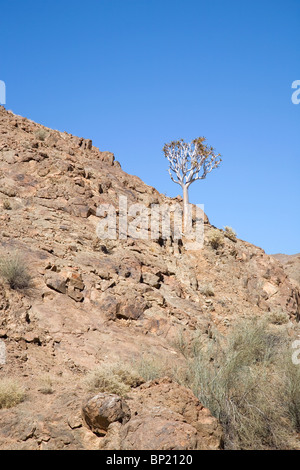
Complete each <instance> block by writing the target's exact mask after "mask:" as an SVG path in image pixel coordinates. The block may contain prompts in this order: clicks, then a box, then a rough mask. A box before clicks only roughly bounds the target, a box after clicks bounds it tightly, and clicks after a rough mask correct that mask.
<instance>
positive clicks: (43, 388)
mask: <svg viewBox="0 0 300 470" xmlns="http://www.w3.org/2000/svg"><path fill="white" fill-rule="evenodd" d="M39 381H40V386H39V392H41V393H43V394H44V395H51V394H52V393H53V392H54V390H53V382H52V379H51V377H50V376H49V375H43V376H42V377H40V380H39Z"/></svg>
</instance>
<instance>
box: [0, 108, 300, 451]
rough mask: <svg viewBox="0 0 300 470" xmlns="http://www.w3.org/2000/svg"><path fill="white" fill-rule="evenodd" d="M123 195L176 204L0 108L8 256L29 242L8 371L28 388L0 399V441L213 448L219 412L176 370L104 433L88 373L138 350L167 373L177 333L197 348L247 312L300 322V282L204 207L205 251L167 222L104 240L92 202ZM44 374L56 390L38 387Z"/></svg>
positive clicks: (113, 164) (4, 297) (2, 326)
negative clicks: (92, 418) (162, 227)
mask: <svg viewBox="0 0 300 470" xmlns="http://www.w3.org/2000/svg"><path fill="white" fill-rule="evenodd" d="M120 195H121V196H125V197H126V198H127V201H128V204H135V203H141V204H143V205H144V206H145V207H148V208H150V207H151V204H166V205H168V206H170V207H173V206H174V204H175V203H178V202H180V198H175V199H170V198H167V197H166V196H164V195H161V194H159V193H158V191H156V190H155V189H154V188H152V187H150V186H147V185H146V184H144V183H143V182H142V181H141V180H140V179H139V178H138V177H136V176H131V175H128V174H126V173H125V172H124V171H123V170H122V169H121V167H120V164H119V163H118V162H117V161H116V160H115V157H114V155H113V154H112V153H110V152H106V151H100V150H99V149H98V148H95V147H94V146H93V145H92V141H91V140H89V139H83V138H78V137H75V136H73V135H70V134H67V133H62V132H59V131H54V130H51V129H47V128H45V127H43V126H41V125H38V124H36V123H34V122H32V121H30V120H28V119H25V118H23V117H20V116H16V115H14V114H12V113H11V112H8V111H6V110H5V109H4V108H3V107H0V207H1V211H0V221H1V228H0V248H1V254H0V255H1V257H2V256H8V257H9V256H10V255H11V254H12V253H15V252H18V253H20V254H21V255H22V257H23V258H24V260H25V261H26V264H27V266H28V269H29V271H30V276H31V285H30V286H29V288H28V289H25V290H12V289H11V287H10V286H9V284H8V283H7V282H6V281H5V279H3V278H0V339H1V341H2V342H3V343H4V345H5V348H6V363H5V364H0V379H1V378H2V377H7V376H8V377H12V378H14V379H16V380H18V381H19V382H21V384H22V386H24V387H25V389H26V398H25V400H24V401H23V402H22V403H20V404H19V405H18V406H16V407H15V408H11V409H0V448H17V449H21V448H24V449H26V448H30V449H64V448H68V449H98V448H99V445H100V441H101V443H102V444H101V445H102V447H103V448H108V447H111V446H113V445H115V446H119V448H125V447H126V448H128V449H133V448H137V447H141V448H153V447H155V446H157V447H159V446H161V448H166V449H167V448H168V449H169V448H174V447H172V446H174V445H176V446H177V447H176V448H181V449H184V448H188V449H191V448H195V449H198V448H217V447H219V446H220V442H221V435H220V429H219V427H218V424H217V423H216V421H215V420H214V418H212V417H211V416H210V414H209V412H208V411H207V410H205V409H204V408H203V407H202V405H201V404H200V403H199V402H198V401H197V399H196V398H195V397H194V396H192V394H191V393H190V392H189V391H187V390H186V389H184V388H181V387H180V386H177V385H176V384H174V383H171V382H168V380H167V379H166V380H165V381H161V382H158V383H150V384H149V383H147V384H145V385H142V386H140V387H139V388H137V389H133V390H132V392H131V393H130V394H129V395H128V396H129V397H130V399H126V398H125V402H126V403H127V404H128V407H129V409H130V413H131V417H130V419H129V420H128V421H127V422H125V421H126V420H127V418H128V416H129V415H128V413H127V412H125V411H124V410H123V408H122V406H123V405H122V406H121V404H120V403H123V402H118V403H119V405H117V404H116V403H115V405H114V406H116V407H117V406H120V409H122V410H123V411H124V413H125V416H126V419H125V418H124V419H123V418H118V419H116V420H115V419H114V417H111V416H109V417H108V418H107V422H106V424H105V425H102V424H101V426H103V427H104V428H105V427H107V429H103V430H102V431H105V436H102V437H101V436H100V437H99V435H97V434H95V432H93V431H95V429H96V427H97V426H98V424H97V423H96V424H90V427H89V428H88V427H86V426H83V422H82V418H81V411H80V410H81V407H82V400H83V399H84V397H86V395H87V393H86V389H85V388H84V386H83V381H84V378H85V377H86V375H87V374H88V373H89V372H90V371H92V370H94V369H96V368H97V367H99V366H101V365H102V364H115V363H117V362H121V363H123V364H132V363H137V362H138V361H139V360H140V359H141V357H150V358H151V360H153V361H156V360H157V361H162V362H163V363H164V364H166V367H165V369H166V371H167V369H168V364H170V363H171V364H172V365H174V364H177V365H180V364H181V363H182V360H183V356H182V354H181V352H180V350H179V349H178V348H176V347H175V343H176V341H177V339H178V335H183V336H184V341H185V344H186V347H187V348H189V347H190V345H191V343H192V340H193V338H194V337H195V335H200V336H201V338H203V339H204V340H206V339H207V340H209V339H210V338H211V337H212V334H213V331H214V329H218V330H220V331H221V332H223V333H225V334H226V332H227V331H228V328H230V326H231V325H232V324H234V322H235V321H236V320H237V319H239V318H241V317H249V316H262V315H265V314H269V313H270V314H271V313H272V311H278V310H280V311H282V312H284V314H285V315H286V316H287V319H288V322H289V325H290V331H291V335H293V334H294V333H293V328H294V326H293V325H295V322H296V319H297V316H298V317H299V290H298V289H299V288H298V287H297V285H296V284H295V283H294V282H293V281H291V280H290V278H289V277H288V275H287V273H286V272H285V270H284V269H283V267H282V265H281V264H280V263H279V262H278V261H277V260H276V259H274V258H272V257H270V256H268V255H266V254H265V253H264V251H263V250H262V249H260V248H258V247H256V246H253V245H251V244H250V243H247V242H244V241H242V240H239V239H238V240H236V241H233V240H230V239H228V238H227V237H224V232H223V231H222V230H218V229H216V228H215V227H212V226H211V225H210V224H209V221H208V219H207V217H206V218H205V225H204V232H205V243H204V247H203V249H201V250H187V249H186V246H185V242H184V241H183V242H182V243H178V242H176V241H175V240H174V239H173V237H172V234H170V236H169V237H168V238H165V239H163V238H161V237H157V238H156V239H147V240H139V239H133V238H130V237H128V238H127V239H115V240H114V239H112V240H103V239H99V237H98V235H97V226H98V223H99V214H97V208H98V207H99V206H100V205H102V204H111V205H112V206H113V207H115V208H116V210H117V211H118V210H119V196H120ZM216 231H217V232H218V233H219V234H220V236H221V237H222V238H223V243H222V244H221V245H220V246H219V247H217V248H215V247H213V246H212V245H211V243H210V241H209V240H210V237H211V235H212V234H214V233H215V232H216ZM45 376H47V377H48V378H49V376H50V379H51V383H52V385H51V387H48V388H49V393H44V392H41V391H40V390H42V389H43V390H45V387H44V388H41V386H40V383H41V381H43V380H44V377H45ZM50 379H49V380H50ZM95 395H97V394H95ZM177 395H178V397H177ZM98 399H99V400H100V398H99V397H98ZM98 399H97V400H98ZM177 399H178V401H177ZM97 403H98V402H97ZM141 403H144V405H145V406H144V408H143V409H141V406H142V405H141ZM89 406H91V403H90V404H89ZM97 406H98V405H97ZM115 411H116V410H115V409H114V412H115ZM116 415H118V413H116ZM113 416H114V415H113ZM175 423H176V424H175ZM101 426H100V427H101ZM150 428H151V430H152V432H151V438H150V436H149V435H148V430H149V429H150ZM138 430H139V431H138ZM100 434H101V432H100ZM147 436H148V437H147ZM209 436H210V437H209ZM147 439H148V440H147ZM174 443H175V444H174Z"/></svg>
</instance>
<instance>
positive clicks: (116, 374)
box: [85, 364, 143, 396]
mask: <svg viewBox="0 0 300 470" xmlns="http://www.w3.org/2000/svg"><path fill="white" fill-rule="evenodd" d="M142 383H143V379H142V378H141V377H140V376H139V375H138V373H136V372H134V371H133V370H129V368H126V367H124V366H122V365H119V364H115V365H113V366H109V365H103V366H101V367H98V368H97V369H95V370H93V371H91V372H89V373H88V375H87V377H86V378H85V384H86V386H87V388H88V390H89V391H91V392H108V393H115V394H116V395H120V396H126V395H127V394H128V393H129V392H130V389H131V388H134V387H138V386H139V385H141V384H142Z"/></svg>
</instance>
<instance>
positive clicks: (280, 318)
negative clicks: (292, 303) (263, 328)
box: [266, 310, 289, 325]
mask: <svg viewBox="0 0 300 470" xmlns="http://www.w3.org/2000/svg"><path fill="white" fill-rule="evenodd" d="M266 318H267V320H268V321H269V322H270V323H273V324H274V325H284V324H286V323H288V322H289V316H288V314H287V313H286V312H283V311H282V310H273V311H271V312H270V313H268V314H267V315H266Z"/></svg>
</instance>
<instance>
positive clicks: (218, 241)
mask: <svg viewBox="0 0 300 470" xmlns="http://www.w3.org/2000/svg"><path fill="white" fill-rule="evenodd" d="M208 243H209V245H210V246H211V247H212V248H213V249H214V250H217V249H218V248H220V247H221V246H223V245H224V237H223V235H222V233H220V232H219V231H218V230H214V231H213V232H212V233H210V235H209V237H208Z"/></svg>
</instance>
